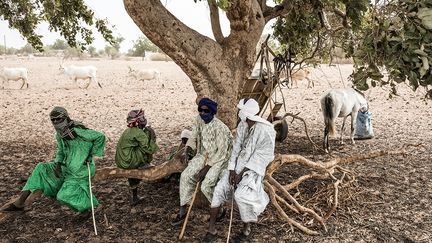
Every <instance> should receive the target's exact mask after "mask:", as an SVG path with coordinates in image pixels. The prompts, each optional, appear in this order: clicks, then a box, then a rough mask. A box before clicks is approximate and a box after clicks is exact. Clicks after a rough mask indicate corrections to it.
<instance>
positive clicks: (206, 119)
mask: <svg viewBox="0 0 432 243" xmlns="http://www.w3.org/2000/svg"><path fill="white" fill-rule="evenodd" d="M200 117H201V119H202V120H203V121H204V122H205V123H209V122H211V121H212V120H213V118H214V115H213V114H200Z"/></svg>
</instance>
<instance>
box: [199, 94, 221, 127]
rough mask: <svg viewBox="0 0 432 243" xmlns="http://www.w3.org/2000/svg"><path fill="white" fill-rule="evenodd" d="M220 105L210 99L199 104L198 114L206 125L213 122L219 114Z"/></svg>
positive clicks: (202, 100)
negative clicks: (218, 107)
mask: <svg viewBox="0 0 432 243" xmlns="http://www.w3.org/2000/svg"><path fill="white" fill-rule="evenodd" d="M217 106H218V104H217V103H216V102H214V101H213V100H211V99H209V98H202V99H201V100H200V101H199V103H198V112H199V115H200V117H201V119H202V120H203V121H204V122H205V123H209V122H211V121H212V120H213V118H214V116H215V115H216V113H217Z"/></svg>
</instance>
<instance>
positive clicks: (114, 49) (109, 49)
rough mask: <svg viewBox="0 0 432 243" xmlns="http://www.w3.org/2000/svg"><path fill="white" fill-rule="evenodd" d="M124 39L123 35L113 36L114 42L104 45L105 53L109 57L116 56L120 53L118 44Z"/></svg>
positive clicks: (113, 57)
mask: <svg viewBox="0 0 432 243" xmlns="http://www.w3.org/2000/svg"><path fill="white" fill-rule="evenodd" d="M123 41H124V38H123V37H121V36H120V37H116V38H114V42H113V43H112V44H111V45H107V46H105V53H106V54H107V55H108V56H109V57H110V58H111V59H115V58H118V57H119V55H120V44H121V43H122V42H123Z"/></svg>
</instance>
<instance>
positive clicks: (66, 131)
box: [4, 107, 105, 215]
mask: <svg viewBox="0 0 432 243" xmlns="http://www.w3.org/2000/svg"><path fill="white" fill-rule="evenodd" d="M50 118H51V122H52V124H53V126H54V128H55V130H56V132H57V133H56V140H57V150H56V156H55V159H54V161H53V162H47V163H39V164H38V165H37V166H36V168H35V169H34V170H33V172H32V174H31V175H30V177H29V178H28V180H27V182H26V184H25V186H24V188H23V189H22V192H21V194H20V197H19V198H18V199H17V200H16V201H15V202H14V203H12V204H10V205H9V206H8V207H7V208H5V209H4V210H5V211H19V210H23V209H24V203H25V201H26V199H27V198H28V196H29V195H30V193H32V192H34V191H37V190H42V192H43V194H44V195H45V196H47V197H52V198H56V199H57V200H58V201H59V202H60V203H62V204H65V205H67V206H69V207H70V208H71V209H72V210H74V211H77V212H89V209H91V203H90V196H89V195H90V191H89V178H88V173H89V172H88V168H87V163H89V166H90V172H91V175H92V176H93V175H94V173H95V164H94V161H93V156H99V157H101V156H103V155H104V147H105V136H104V135H103V134H102V133H100V132H97V131H94V130H91V129H88V128H86V127H85V126H84V125H83V124H81V123H79V122H75V121H73V120H71V119H70V117H69V115H68V112H67V111H66V109H64V108H62V107H55V108H54V109H53V110H52V111H51V113H50ZM93 204H94V206H97V205H98V201H97V200H96V197H94V195H93ZM88 215H89V214H88Z"/></svg>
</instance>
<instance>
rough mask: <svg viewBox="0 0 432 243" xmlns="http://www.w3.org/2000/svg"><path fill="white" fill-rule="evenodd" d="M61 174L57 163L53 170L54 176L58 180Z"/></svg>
mask: <svg viewBox="0 0 432 243" xmlns="http://www.w3.org/2000/svg"><path fill="white" fill-rule="evenodd" d="M61 173H62V170H61V164H60V163H58V162H57V163H56V166H55V168H54V174H55V176H57V177H58V178H60V176H61Z"/></svg>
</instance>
